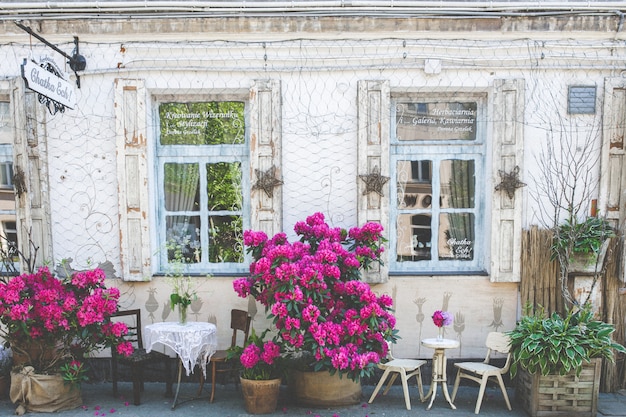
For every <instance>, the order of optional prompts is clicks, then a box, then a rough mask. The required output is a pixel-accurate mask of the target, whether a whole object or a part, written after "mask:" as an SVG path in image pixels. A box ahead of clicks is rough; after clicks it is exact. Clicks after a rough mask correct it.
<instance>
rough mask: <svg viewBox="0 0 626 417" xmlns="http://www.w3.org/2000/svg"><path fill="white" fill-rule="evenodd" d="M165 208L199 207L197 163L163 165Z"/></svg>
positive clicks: (197, 208)
mask: <svg viewBox="0 0 626 417" xmlns="http://www.w3.org/2000/svg"><path fill="white" fill-rule="evenodd" d="M163 169H164V171H165V173H164V179H165V180H164V183H163V186H164V187H165V189H164V191H165V193H164V195H165V209H166V210H168V211H198V210H199V208H200V194H199V187H200V173H199V171H198V164H173V163H167V164H164V165H163Z"/></svg>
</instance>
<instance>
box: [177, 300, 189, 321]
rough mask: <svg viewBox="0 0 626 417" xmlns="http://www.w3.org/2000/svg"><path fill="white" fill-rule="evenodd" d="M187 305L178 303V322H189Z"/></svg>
mask: <svg viewBox="0 0 626 417" xmlns="http://www.w3.org/2000/svg"><path fill="white" fill-rule="evenodd" d="M187 307H188V306H185V305H182V304H179V305H178V323H180V324H187Z"/></svg>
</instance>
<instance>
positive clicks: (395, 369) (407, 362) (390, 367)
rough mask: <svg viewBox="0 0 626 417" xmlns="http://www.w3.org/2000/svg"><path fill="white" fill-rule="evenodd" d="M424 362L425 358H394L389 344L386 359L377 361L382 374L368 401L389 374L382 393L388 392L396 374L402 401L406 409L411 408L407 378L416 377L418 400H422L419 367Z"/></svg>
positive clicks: (422, 393) (371, 400) (374, 395)
mask: <svg viewBox="0 0 626 417" xmlns="http://www.w3.org/2000/svg"><path fill="white" fill-rule="evenodd" d="M425 363H426V361H425V360H422V359H396V358H394V357H393V355H392V353H391V344H389V353H388V354H387V361H386V362H383V363H379V364H378V367H379V368H380V369H382V370H383V371H384V372H383V375H382V376H381V377H380V381H378V385H376V388H375V389H374V392H373V393H372V396H371V397H370V399H369V401H368V402H369V403H370V404H371V403H372V402H373V401H374V398H376V394H378V391H380V389H381V387H382V386H383V384H384V383H385V380H386V379H387V377H388V376H389V375H390V374H391V379H390V380H389V383H388V384H387V387H386V388H385V390H384V391H383V395H386V394H387V392H389V389H390V388H391V386H392V385H393V383H394V381H395V380H396V378H398V376H400V380H401V381H402V391H403V392H404V402H405V404H406V409H407V410H410V409H411V397H410V396H409V386H408V380H409V379H411V377H413V376H414V377H415V379H417V389H418V391H419V394H420V401H421V402H424V387H423V386H422V373H421V371H420V368H421V367H422V365H424V364H425Z"/></svg>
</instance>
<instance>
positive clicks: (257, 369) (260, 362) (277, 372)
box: [228, 329, 285, 381]
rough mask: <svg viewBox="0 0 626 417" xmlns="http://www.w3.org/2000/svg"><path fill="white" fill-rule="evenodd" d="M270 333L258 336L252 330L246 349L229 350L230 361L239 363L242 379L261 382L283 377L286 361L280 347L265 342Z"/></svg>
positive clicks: (271, 341)
mask: <svg viewBox="0 0 626 417" xmlns="http://www.w3.org/2000/svg"><path fill="white" fill-rule="evenodd" d="M268 331H269V329H267V330H265V331H264V332H263V333H262V334H261V335H260V336H258V335H257V334H256V332H255V331H254V329H252V330H251V333H250V336H249V337H248V340H247V341H246V343H245V347H241V346H234V347H232V348H230V349H229V352H228V360H229V361H230V360H233V359H234V360H238V361H239V363H238V366H239V367H240V368H241V377H242V378H244V379H252V380H255V381H261V380H268V379H276V378H281V377H282V376H283V373H284V368H285V361H284V358H283V356H282V355H281V349H280V345H278V344H277V343H276V342H275V341H274V340H264V339H265V336H266V335H267V333H268Z"/></svg>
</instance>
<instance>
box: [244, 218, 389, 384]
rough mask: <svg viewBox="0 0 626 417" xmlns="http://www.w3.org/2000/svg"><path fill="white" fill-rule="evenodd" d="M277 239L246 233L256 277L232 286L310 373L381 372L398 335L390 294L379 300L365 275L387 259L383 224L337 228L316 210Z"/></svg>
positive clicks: (362, 374)
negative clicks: (259, 307) (263, 314)
mask: <svg viewBox="0 0 626 417" xmlns="http://www.w3.org/2000/svg"><path fill="white" fill-rule="evenodd" d="M294 230H295V232H296V234H297V235H298V236H300V240H299V241H297V242H293V243H292V242H289V241H288V240H287V236H286V235H285V234H284V233H278V234H276V235H275V236H274V237H272V238H271V239H268V237H267V235H266V234H265V233H263V232H254V231H246V232H245V233H244V243H245V245H246V246H247V250H248V252H250V253H251V254H252V257H253V262H252V264H251V265H250V275H249V276H248V277H245V278H239V279H237V280H235V282H234V283H233V286H234V289H235V291H236V292H237V294H238V295H239V296H240V297H243V298H245V297H247V296H248V295H252V296H253V297H254V298H255V299H256V300H257V301H259V302H260V303H261V304H263V305H264V306H265V309H266V311H267V312H268V313H269V317H270V318H272V320H273V324H274V325H275V326H276V330H277V337H276V340H277V342H278V343H280V345H281V346H282V347H283V348H284V350H285V351H286V352H287V353H288V354H289V355H290V356H292V357H299V358H301V359H304V361H305V365H306V368H307V369H310V370H315V371H321V370H326V371H329V372H330V373H331V374H334V373H336V372H339V373H340V374H341V375H347V376H348V377H349V378H350V379H352V380H354V381H358V380H359V379H360V378H363V377H369V376H371V375H372V374H373V373H374V370H375V369H376V364H378V363H379V362H380V361H381V359H382V358H384V357H385V356H386V355H387V350H388V344H387V342H388V341H391V342H393V341H395V340H396V338H397V331H396V330H395V329H394V327H395V323H396V320H395V317H394V316H393V314H392V312H391V307H392V300H391V298H390V297H389V296H386V295H382V296H377V295H376V294H374V293H373V292H372V290H371V288H370V286H369V285H368V284H367V283H365V282H363V281H361V280H360V278H361V271H363V270H366V269H368V268H370V267H371V265H373V264H374V263H376V262H381V261H380V255H381V253H382V252H383V250H384V249H383V246H382V245H383V243H384V241H385V240H384V238H383V236H382V230H383V228H382V226H381V225H380V224H378V223H367V224H365V225H364V226H363V227H354V228H352V229H350V230H349V231H347V230H345V229H342V228H333V227H330V226H329V225H328V224H326V223H325V221H324V215H323V214H321V213H315V214H313V215H312V216H309V217H308V218H307V219H306V222H298V223H297V224H296V225H295V228H294Z"/></svg>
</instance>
